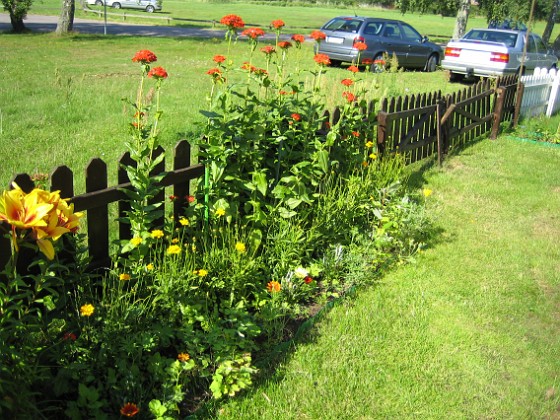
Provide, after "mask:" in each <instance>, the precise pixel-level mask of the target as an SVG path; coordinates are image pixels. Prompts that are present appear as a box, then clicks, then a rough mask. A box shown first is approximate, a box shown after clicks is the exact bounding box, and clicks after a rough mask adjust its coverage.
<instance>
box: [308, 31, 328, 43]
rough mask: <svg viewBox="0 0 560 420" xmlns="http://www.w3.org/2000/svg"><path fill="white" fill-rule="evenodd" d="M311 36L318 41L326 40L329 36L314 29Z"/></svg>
mask: <svg viewBox="0 0 560 420" xmlns="http://www.w3.org/2000/svg"><path fill="white" fill-rule="evenodd" d="M309 36H310V37H311V38H313V39H314V40H315V41H317V42H321V41H324V40H325V39H326V38H327V35H326V34H325V33H324V32H321V31H313V32H311V35H309Z"/></svg>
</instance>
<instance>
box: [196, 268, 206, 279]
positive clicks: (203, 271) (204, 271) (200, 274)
mask: <svg viewBox="0 0 560 420" xmlns="http://www.w3.org/2000/svg"><path fill="white" fill-rule="evenodd" d="M207 275H208V271H207V270H205V269H204V268H201V269H200V270H198V276H199V277H205V276H207Z"/></svg>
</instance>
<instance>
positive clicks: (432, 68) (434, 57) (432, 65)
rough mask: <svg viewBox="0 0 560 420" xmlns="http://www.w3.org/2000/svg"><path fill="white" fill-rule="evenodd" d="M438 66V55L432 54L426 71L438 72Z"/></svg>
mask: <svg viewBox="0 0 560 420" xmlns="http://www.w3.org/2000/svg"><path fill="white" fill-rule="evenodd" d="M437 64H438V57H437V55H436V54H432V55H430V57H429V58H428V61H427V62H426V69H425V70H426V71H427V72H432V71H436V68H437Z"/></svg>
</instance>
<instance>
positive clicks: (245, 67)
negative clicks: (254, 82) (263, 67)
mask: <svg viewBox="0 0 560 420" xmlns="http://www.w3.org/2000/svg"><path fill="white" fill-rule="evenodd" d="M241 69H242V70H248V71H250V72H254V71H256V70H257V68H256V67H255V66H253V65H251V63H249V62H248V61H245V62H244V63H243V64H242V65H241Z"/></svg>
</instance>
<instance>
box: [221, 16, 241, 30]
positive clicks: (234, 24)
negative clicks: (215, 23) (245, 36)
mask: <svg viewBox="0 0 560 420" xmlns="http://www.w3.org/2000/svg"><path fill="white" fill-rule="evenodd" d="M220 23H221V24H222V25H226V26H227V27H228V28H229V29H231V30H233V29H240V28H244V27H245V22H243V19H241V18H240V17H239V16H237V15H226V16H224V17H223V18H222V19H220Z"/></svg>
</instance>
